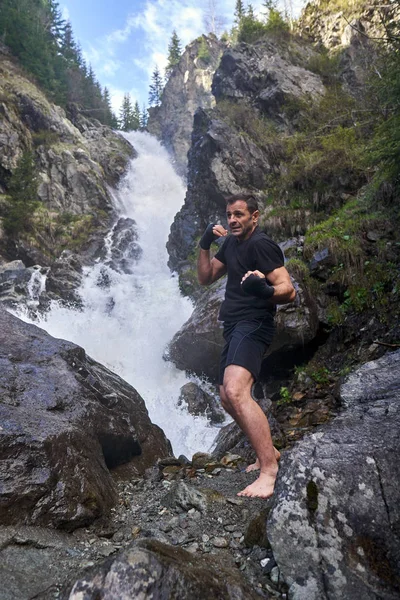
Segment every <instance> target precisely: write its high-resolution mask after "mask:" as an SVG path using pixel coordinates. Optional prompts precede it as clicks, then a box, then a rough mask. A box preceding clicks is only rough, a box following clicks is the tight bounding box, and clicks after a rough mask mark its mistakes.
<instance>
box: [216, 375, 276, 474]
mask: <svg viewBox="0 0 400 600" xmlns="http://www.w3.org/2000/svg"><path fill="white" fill-rule="evenodd" d="M219 389H220V397H221V400H222V405H223V407H224V409H225V410H226V412H227V413H228V414H230V416H231V417H232V418H233V419H234V418H235V417H234V415H233V414H231V412H230V411H229V406H228V403H227V398H226V394H225V391H224V386H222V385H221V386H220V388H219ZM252 398H253V396H252ZM274 453H275V458H276V461H277V462H279V460H280V458H281V453H280V452H279V450H278V449H277V448H275V446H274ZM259 468H260V461H259V460H258V458H256V460H255V462H254V463H252V464H251V465H248V467H247V468H246V473H251V471H258V470H259Z"/></svg>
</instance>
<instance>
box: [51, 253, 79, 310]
mask: <svg viewBox="0 0 400 600" xmlns="http://www.w3.org/2000/svg"><path fill="white" fill-rule="evenodd" d="M81 283H82V263H81V261H80V259H79V257H78V256H77V255H76V254H73V253H72V252H70V251H69V250H64V252H62V254H61V256H60V258H58V259H57V260H56V261H54V263H53V264H52V265H51V268H50V270H49V272H48V275H47V278H46V291H47V292H48V295H49V297H50V298H52V299H57V300H62V301H63V302H65V303H67V304H73V305H75V306H77V307H79V306H81V305H82V299H81V297H80V296H79V294H78V292H77V290H78V288H79V286H80V285H81Z"/></svg>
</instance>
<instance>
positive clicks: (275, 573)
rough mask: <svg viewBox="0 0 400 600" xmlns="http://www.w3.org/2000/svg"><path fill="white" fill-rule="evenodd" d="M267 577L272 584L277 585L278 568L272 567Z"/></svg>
mask: <svg viewBox="0 0 400 600" xmlns="http://www.w3.org/2000/svg"><path fill="white" fill-rule="evenodd" d="M269 576H270V578H271V581H272V583H279V576H280V572H279V567H274V568H273V569H272V571H271V573H270V575H269Z"/></svg>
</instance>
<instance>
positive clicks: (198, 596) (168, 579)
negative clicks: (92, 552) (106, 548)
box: [64, 539, 259, 600]
mask: <svg viewBox="0 0 400 600" xmlns="http://www.w3.org/2000/svg"><path fill="white" fill-rule="evenodd" d="M64 598H65V600H80V599H82V598H85V599H86V600H95V599H96V600H103V599H104V600H106V599H107V600H130V599H132V598H141V599H142V600H150V599H151V598H179V600H217V599H221V600H222V599H224V600H256V598H259V595H258V594H256V592H255V591H253V590H252V589H251V587H250V586H249V585H248V584H247V583H246V582H245V581H244V580H243V579H242V576H241V574H240V571H239V570H238V569H237V568H236V567H233V566H230V565H227V564H224V562H223V561H222V560H221V559H220V558H217V557H216V556H215V555H213V556H212V557H210V558H208V557H207V558H206V557H200V556H196V558H195V559H194V557H193V555H192V554H190V553H189V552H186V550H183V549H182V548H176V547H173V546H168V545H167V544H163V543H162V542H159V541H156V540H151V539H150V540H145V539H143V540H139V541H137V542H136V543H135V544H133V545H132V546H130V547H129V548H127V549H126V550H124V552H121V553H120V554H118V555H117V556H116V557H114V558H112V559H109V560H106V561H105V562H103V563H102V564H101V565H99V566H97V567H95V568H94V569H92V570H91V571H89V572H88V573H86V574H84V575H83V576H82V577H81V578H80V579H79V580H78V581H77V582H76V583H75V584H74V585H73V587H72V589H71V590H70V591H69V592H67V593H66V595H65V596H64Z"/></svg>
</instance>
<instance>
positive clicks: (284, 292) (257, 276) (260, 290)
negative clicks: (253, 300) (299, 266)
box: [242, 267, 296, 304]
mask: <svg viewBox="0 0 400 600" xmlns="http://www.w3.org/2000/svg"><path fill="white" fill-rule="evenodd" d="M267 278H268V280H267ZM242 289H243V291H244V292H246V293H247V294H250V295H254V296H257V297H261V298H265V299H266V300H268V301H269V302H272V304H287V303H288V302H293V300H294V299H295V297H296V291H295V289H294V287H293V284H292V282H291V280H290V275H289V273H288V272H287V270H286V269H285V267H278V268H277V269H274V270H273V271H269V273H267V276H265V275H264V273H261V271H257V270H256V271H247V273H246V274H245V275H244V277H243V279H242Z"/></svg>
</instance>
